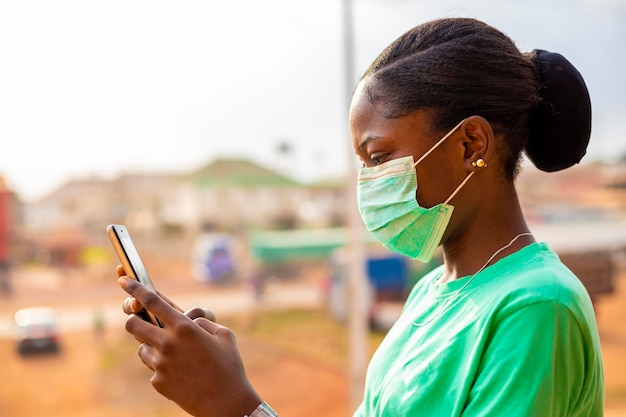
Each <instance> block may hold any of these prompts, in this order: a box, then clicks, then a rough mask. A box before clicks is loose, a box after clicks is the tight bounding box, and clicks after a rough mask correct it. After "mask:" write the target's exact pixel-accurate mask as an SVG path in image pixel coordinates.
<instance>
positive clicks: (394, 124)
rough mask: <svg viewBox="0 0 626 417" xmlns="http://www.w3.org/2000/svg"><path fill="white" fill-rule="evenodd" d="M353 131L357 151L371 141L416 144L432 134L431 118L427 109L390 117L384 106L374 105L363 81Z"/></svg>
mask: <svg viewBox="0 0 626 417" xmlns="http://www.w3.org/2000/svg"><path fill="white" fill-rule="evenodd" d="M349 120H350V131H351V133H352V143H353V146H354V149H355V151H357V152H358V151H359V150H360V149H362V148H363V145H364V144H365V143H367V142H368V141H369V140H370V139H389V140H394V141H400V142H412V143H415V142H416V139H417V136H420V137H421V136H422V135H423V134H424V133H425V132H428V131H430V117H429V114H428V112H427V110H426V109H423V110H416V111H414V112H412V113H409V114H408V115H406V116H402V117H393V118H391V117H386V116H385V115H384V112H383V111H382V107H381V105H380V104H373V103H371V101H370V100H369V98H368V96H367V94H366V93H365V85H364V82H361V83H360V84H359V85H358V86H357V88H356V90H355V93H354V95H353V98H352V103H351V105H350V117H349Z"/></svg>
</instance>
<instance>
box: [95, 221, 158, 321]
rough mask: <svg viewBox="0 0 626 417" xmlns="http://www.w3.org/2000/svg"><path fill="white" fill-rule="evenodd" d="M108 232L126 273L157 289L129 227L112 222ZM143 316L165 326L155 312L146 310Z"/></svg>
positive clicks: (148, 286) (152, 288)
mask: <svg viewBox="0 0 626 417" xmlns="http://www.w3.org/2000/svg"><path fill="white" fill-rule="evenodd" d="M107 234H108V235H109V238H110V239H111V243H112V244H113V247H114V249H115V251H116V253H117V255H118V257H119V258H120V261H121V262H122V266H123V267H124V271H125V272H126V274H127V275H129V276H130V277H131V278H135V279H136V280H137V281H139V282H141V283H142V284H143V285H144V286H145V287H147V288H149V289H150V290H152V291H155V288H154V285H153V284H152V280H151V279H150V276H149V275H148V271H147V270H146V267H145V266H144V264H143V261H142V260H141V257H140V256H139V252H137V248H136V247H135V244H134V243H133V240H132V239H131V237H130V233H129V232H128V229H126V227H125V226H123V225H119V224H111V225H109V226H107ZM142 317H143V318H144V319H145V320H147V321H150V322H152V323H153V324H155V325H157V326H159V327H163V325H162V324H161V322H160V321H159V320H158V319H157V318H156V317H155V316H154V315H153V314H151V313H149V312H147V311H144V314H142Z"/></svg>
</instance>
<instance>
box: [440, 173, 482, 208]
mask: <svg viewBox="0 0 626 417" xmlns="http://www.w3.org/2000/svg"><path fill="white" fill-rule="evenodd" d="M475 173H476V171H472V172H470V173H469V174H467V177H465V179H464V180H463V181H461V183H460V184H459V186H458V187H456V190H454V192H453V193H452V194H450V197H448V199H447V200H446V201H444V202H443V205H444V206H447V205H448V203H449V202H450V200H452V199H453V198H454V196H455V195H456V194H457V193H458V192H459V191H461V188H463V186H464V185H465V183H467V182H468V181H469V179H470V178H472V175H474V174H475Z"/></svg>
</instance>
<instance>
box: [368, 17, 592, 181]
mask: <svg viewBox="0 0 626 417" xmlns="http://www.w3.org/2000/svg"><path fill="white" fill-rule="evenodd" d="M534 57H535V53H534V52H533V53H529V54H524V53H522V52H520V51H519V49H518V48H517V46H516V45H515V44H514V43H513V41H512V40H511V39H510V38H509V37H508V36H507V35H505V34H503V33H502V32H500V31H499V30H497V29H495V28H493V27H491V26H489V25H487V24H486V23H483V22H481V21H478V20H475V19H470V18H449V19H440V20H434V21H431V22H427V23H424V24H422V25H420V26H417V27H415V28H413V29H411V30H409V31H408V32H406V33H405V34H403V35H402V36H400V37H399V38H398V39H396V40H395V41H394V42H393V43H392V44H391V45H389V46H388V47H387V48H385V50H383V52H382V53H381V54H380V55H379V56H378V57H377V58H376V59H375V60H374V62H373V63H372V64H371V65H370V67H369V68H368V69H367V71H366V72H365V73H364V75H363V76H362V78H361V81H364V80H365V82H366V85H365V94H366V97H367V99H368V100H369V101H370V102H371V103H373V104H376V105H377V106H379V108H380V109H381V111H382V113H383V115H384V116H385V117H388V118H397V117H403V116H406V115H408V114H409V113H411V112H413V111H415V110H418V109H424V108H427V109H430V110H432V111H433V112H432V114H433V127H434V128H435V129H439V130H442V131H443V130H449V129H451V128H452V127H453V126H454V125H456V124H457V123H458V122H459V121H461V120H463V119H464V118H467V117H469V116H472V115H478V116H482V117H483V118H485V119H486V120H487V121H489V123H490V124H491V126H492V129H493V131H494V135H495V136H496V138H497V141H496V152H497V153H498V154H499V155H500V158H501V160H502V167H503V169H504V174H505V178H506V179H507V180H510V181H513V180H514V179H515V177H516V175H517V174H518V172H519V167H520V161H521V156H522V151H523V150H524V149H525V148H526V147H527V145H528V143H529V138H530V137H531V136H532V135H533V132H534V131H535V130H536V126H534V125H536V123H537V116H536V114H537V112H538V110H537V109H538V108H540V107H541V108H544V107H545V105H543V106H542V103H543V102H544V101H545V100H544V98H542V90H541V88H542V86H541V85H540V81H539V80H540V78H539V77H538V72H537V71H538V70H537V69H536V65H537V64H536V62H535V59H534ZM581 157H582V156H581Z"/></svg>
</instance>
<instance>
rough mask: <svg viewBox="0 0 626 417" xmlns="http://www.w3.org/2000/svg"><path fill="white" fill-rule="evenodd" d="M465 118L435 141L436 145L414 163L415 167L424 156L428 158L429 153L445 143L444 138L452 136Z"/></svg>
mask: <svg viewBox="0 0 626 417" xmlns="http://www.w3.org/2000/svg"><path fill="white" fill-rule="evenodd" d="M465 120H467V119H463V120H461V121H460V122H459V124H458V125H456V126H454V128H452V130H451V131H449V132H448V133H447V134H446V135H445V136H444V137H442V138H441V139H439V142H437V143H435V145H434V146H433V147H432V148H430V149H429V150H428V152H426V153H425V154H424V155H422V157H421V158H420V159H418V160H417V162H415V163H414V164H413V168H415V167H416V166H417V164H419V163H420V162H422V161H423V160H424V158H426V157H427V156H428V155H430V153H431V152H432V151H434V150H435V149H437V147H438V146H439V145H441V144H442V143H443V141H444V140H446V139H448V138H449V137H450V135H452V134H453V133H454V132H455V131H456V130H457V129H458V128H459V126H461V125H462V124H463V122H464V121H465Z"/></svg>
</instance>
